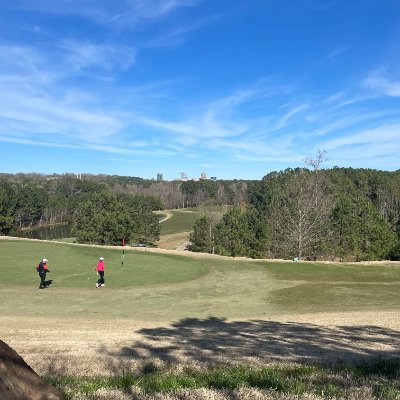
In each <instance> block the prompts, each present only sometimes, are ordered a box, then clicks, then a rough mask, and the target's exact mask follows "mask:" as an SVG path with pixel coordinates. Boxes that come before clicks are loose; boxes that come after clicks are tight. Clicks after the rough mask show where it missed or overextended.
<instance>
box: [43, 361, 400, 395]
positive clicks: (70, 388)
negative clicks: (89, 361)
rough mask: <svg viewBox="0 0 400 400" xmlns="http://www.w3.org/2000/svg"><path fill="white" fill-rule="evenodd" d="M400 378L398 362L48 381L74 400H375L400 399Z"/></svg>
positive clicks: (144, 373)
mask: <svg viewBox="0 0 400 400" xmlns="http://www.w3.org/2000/svg"><path fill="white" fill-rule="evenodd" d="M383 364H386V365H390V370H387V369H385V368H384V369H382V365H383ZM147 367H148V368H147ZM399 377H400V360H399V359H392V360H384V359H377V360H374V361H371V362H370V363H368V364H358V365H352V366H346V365H337V366H331V367H321V366H316V365H307V366H301V365H284V364H276V365H270V366H261V367H254V366H253V367H249V366H246V365H236V366H222V365H220V366H218V365H217V366H212V367H209V368H207V369H195V368H190V367H186V368H183V369H182V370H180V371H169V370H157V368H156V367H154V366H152V365H148V366H146V367H145V368H144V370H143V371H142V373H140V374H135V375H132V374H128V373H124V372H122V373H121V374H120V375H116V376H112V377H72V376H62V377H57V376H48V377H46V380H47V381H48V382H49V383H51V384H52V385H54V386H56V387H58V388H59V389H60V390H61V391H63V392H64V393H65V395H66V397H67V398H71V399H72V398H74V397H73V396H71V395H69V394H71V393H75V394H76V393H82V394H85V395H89V396H90V395H95V393H96V392H97V391H98V390H100V389H118V390H120V391H122V392H129V391H130V390H131V389H132V387H135V389H136V391H139V392H140V393H141V394H151V393H163V394H165V393H169V392H178V391H181V390H185V389H186V390H187V389H189V390H190V389H191V390H193V389H201V388H203V389H214V390H235V389H238V388H240V387H249V388H256V389H261V390H265V391H270V392H271V393H275V394H277V393H278V394H283V395H297V396H304V397H302V398H306V396H312V395H314V396H318V397H317V398H321V399H344V398H350V395H351V393H356V392H357V391H359V390H360V389H363V390H364V392H372V393H373V396H374V397H373V398H374V399H377V400H378V399H379V400H380V399H382V400H394V399H398V398H400V382H399ZM91 398H95V397H91ZM271 398H273V397H271ZM280 398H282V397H280ZM314 398H315V397H314Z"/></svg>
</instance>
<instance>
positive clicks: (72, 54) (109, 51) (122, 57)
mask: <svg viewBox="0 0 400 400" xmlns="http://www.w3.org/2000/svg"><path fill="white" fill-rule="evenodd" d="M59 47H60V48H61V49H62V50H64V51H66V53H65V63H66V65H67V66H68V67H70V68H71V69H72V70H75V71H81V70H84V69H87V68H93V67H96V68H100V69H104V70H106V71H114V70H127V69H129V68H130V67H131V66H132V65H133V64H134V63H135V58H136V52H137V50H136V48H134V47H129V46H123V45H116V44H99V43H91V42H87V41H85V42H81V41H73V40H66V41H63V42H61V43H60V45H59Z"/></svg>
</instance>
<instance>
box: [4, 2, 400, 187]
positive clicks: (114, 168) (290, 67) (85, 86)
mask: <svg viewBox="0 0 400 400" xmlns="http://www.w3.org/2000/svg"><path fill="white" fill-rule="evenodd" d="M399 66H400V1H399V0H351V1H350V0H103V1H98V0H79V1H77V0H58V1H54V0H37V1H32V0H13V1H2V2H0V149H1V157H0V172H11V173H15V172H42V173H53V172H56V173H63V172H74V173H79V172H81V173H84V172H87V173H107V174H118V175H132V176H141V177H144V178H155V177H156V175H157V173H158V172H161V173H163V174H164V178H165V179H168V180H172V179H174V178H176V177H178V176H179V175H180V171H181V170H183V171H185V172H186V173H187V174H188V176H189V177H195V178H197V177H199V175H200V173H201V172H202V171H204V172H206V173H207V175H208V176H216V177H218V178H224V179H232V178H238V179H260V178H262V177H263V176H264V175H265V174H266V173H268V172H270V171H273V170H281V169H285V168H288V167H297V166H303V165H304V163H303V160H304V159H305V158H306V157H307V156H314V155H315V154H316V153H317V151H318V149H320V150H326V151H327V158H328V161H327V162H326V163H325V167H332V166H335V165H336V166H343V167H355V168H356V167H363V168H375V169H383V170H397V169H400V166H399V159H400V157H399V153H400V68H399Z"/></svg>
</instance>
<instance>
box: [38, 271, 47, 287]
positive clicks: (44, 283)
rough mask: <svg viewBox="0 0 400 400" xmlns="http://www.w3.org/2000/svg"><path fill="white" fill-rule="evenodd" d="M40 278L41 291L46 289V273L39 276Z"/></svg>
mask: <svg viewBox="0 0 400 400" xmlns="http://www.w3.org/2000/svg"><path fill="white" fill-rule="evenodd" d="M39 276H40V285H39V289H44V288H45V287H46V273H45V272H42V273H40V274H39Z"/></svg>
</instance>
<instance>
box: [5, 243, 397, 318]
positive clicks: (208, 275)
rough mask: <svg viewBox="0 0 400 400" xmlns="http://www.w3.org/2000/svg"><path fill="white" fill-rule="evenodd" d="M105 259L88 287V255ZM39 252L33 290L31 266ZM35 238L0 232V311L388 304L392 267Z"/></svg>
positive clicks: (129, 313)
mask: <svg viewBox="0 0 400 400" xmlns="http://www.w3.org/2000/svg"><path fill="white" fill-rule="evenodd" d="M99 256H103V257H105V261H106V274H105V278H106V287H104V288H99V289H96V288H95V282H96V279H97V277H96V274H95V272H94V267H95V264H96V262H97V260H98V257H99ZM43 257H45V258H47V259H48V260H49V269H50V270H51V273H50V274H48V277H47V279H52V280H53V283H52V284H51V285H50V287H49V288H47V289H45V290H36V289H37V286H38V283H39V277H38V275H37V273H36V270H35V267H36V265H37V263H38V262H39V260H40V259H41V258H43ZM121 259H122V251H121V249H120V248H115V249H113V248H109V249H106V248H101V247H90V246H79V245H74V244H67V243H65V244H64V243H51V242H40V241H23V240H19V241H16V240H10V241H6V240H2V241H0V261H1V268H2V279H1V282H0V315H3V316H11V315H15V316H50V317H57V318H65V317H68V318H69V317H71V318H99V319H103V318H104V319H110V318H113V319H119V318H132V319H135V320H142V321H162V320H176V319H179V318H185V317H208V316H209V315H213V316H218V317H226V318H254V317H264V318H265V317H267V316H274V315H277V314H282V313H286V314H293V313H313V312H341V311H362V310H365V311H367V310H395V309H398V308H399V306H400V290H399V289H400V267H398V266H372V265H367V266H366V265H341V264H334V265H329V264H314V263H292V262H287V263H283V262H281V263H273V262H267V261H253V260H237V259H226V258H220V257H209V256H205V257H204V258H191V257H189V256H188V257H183V256H177V255H169V254H160V253H151V252H141V251H135V250H132V249H129V250H127V251H126V252H125V262H124V266H122V265H121Z"/></svg>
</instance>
